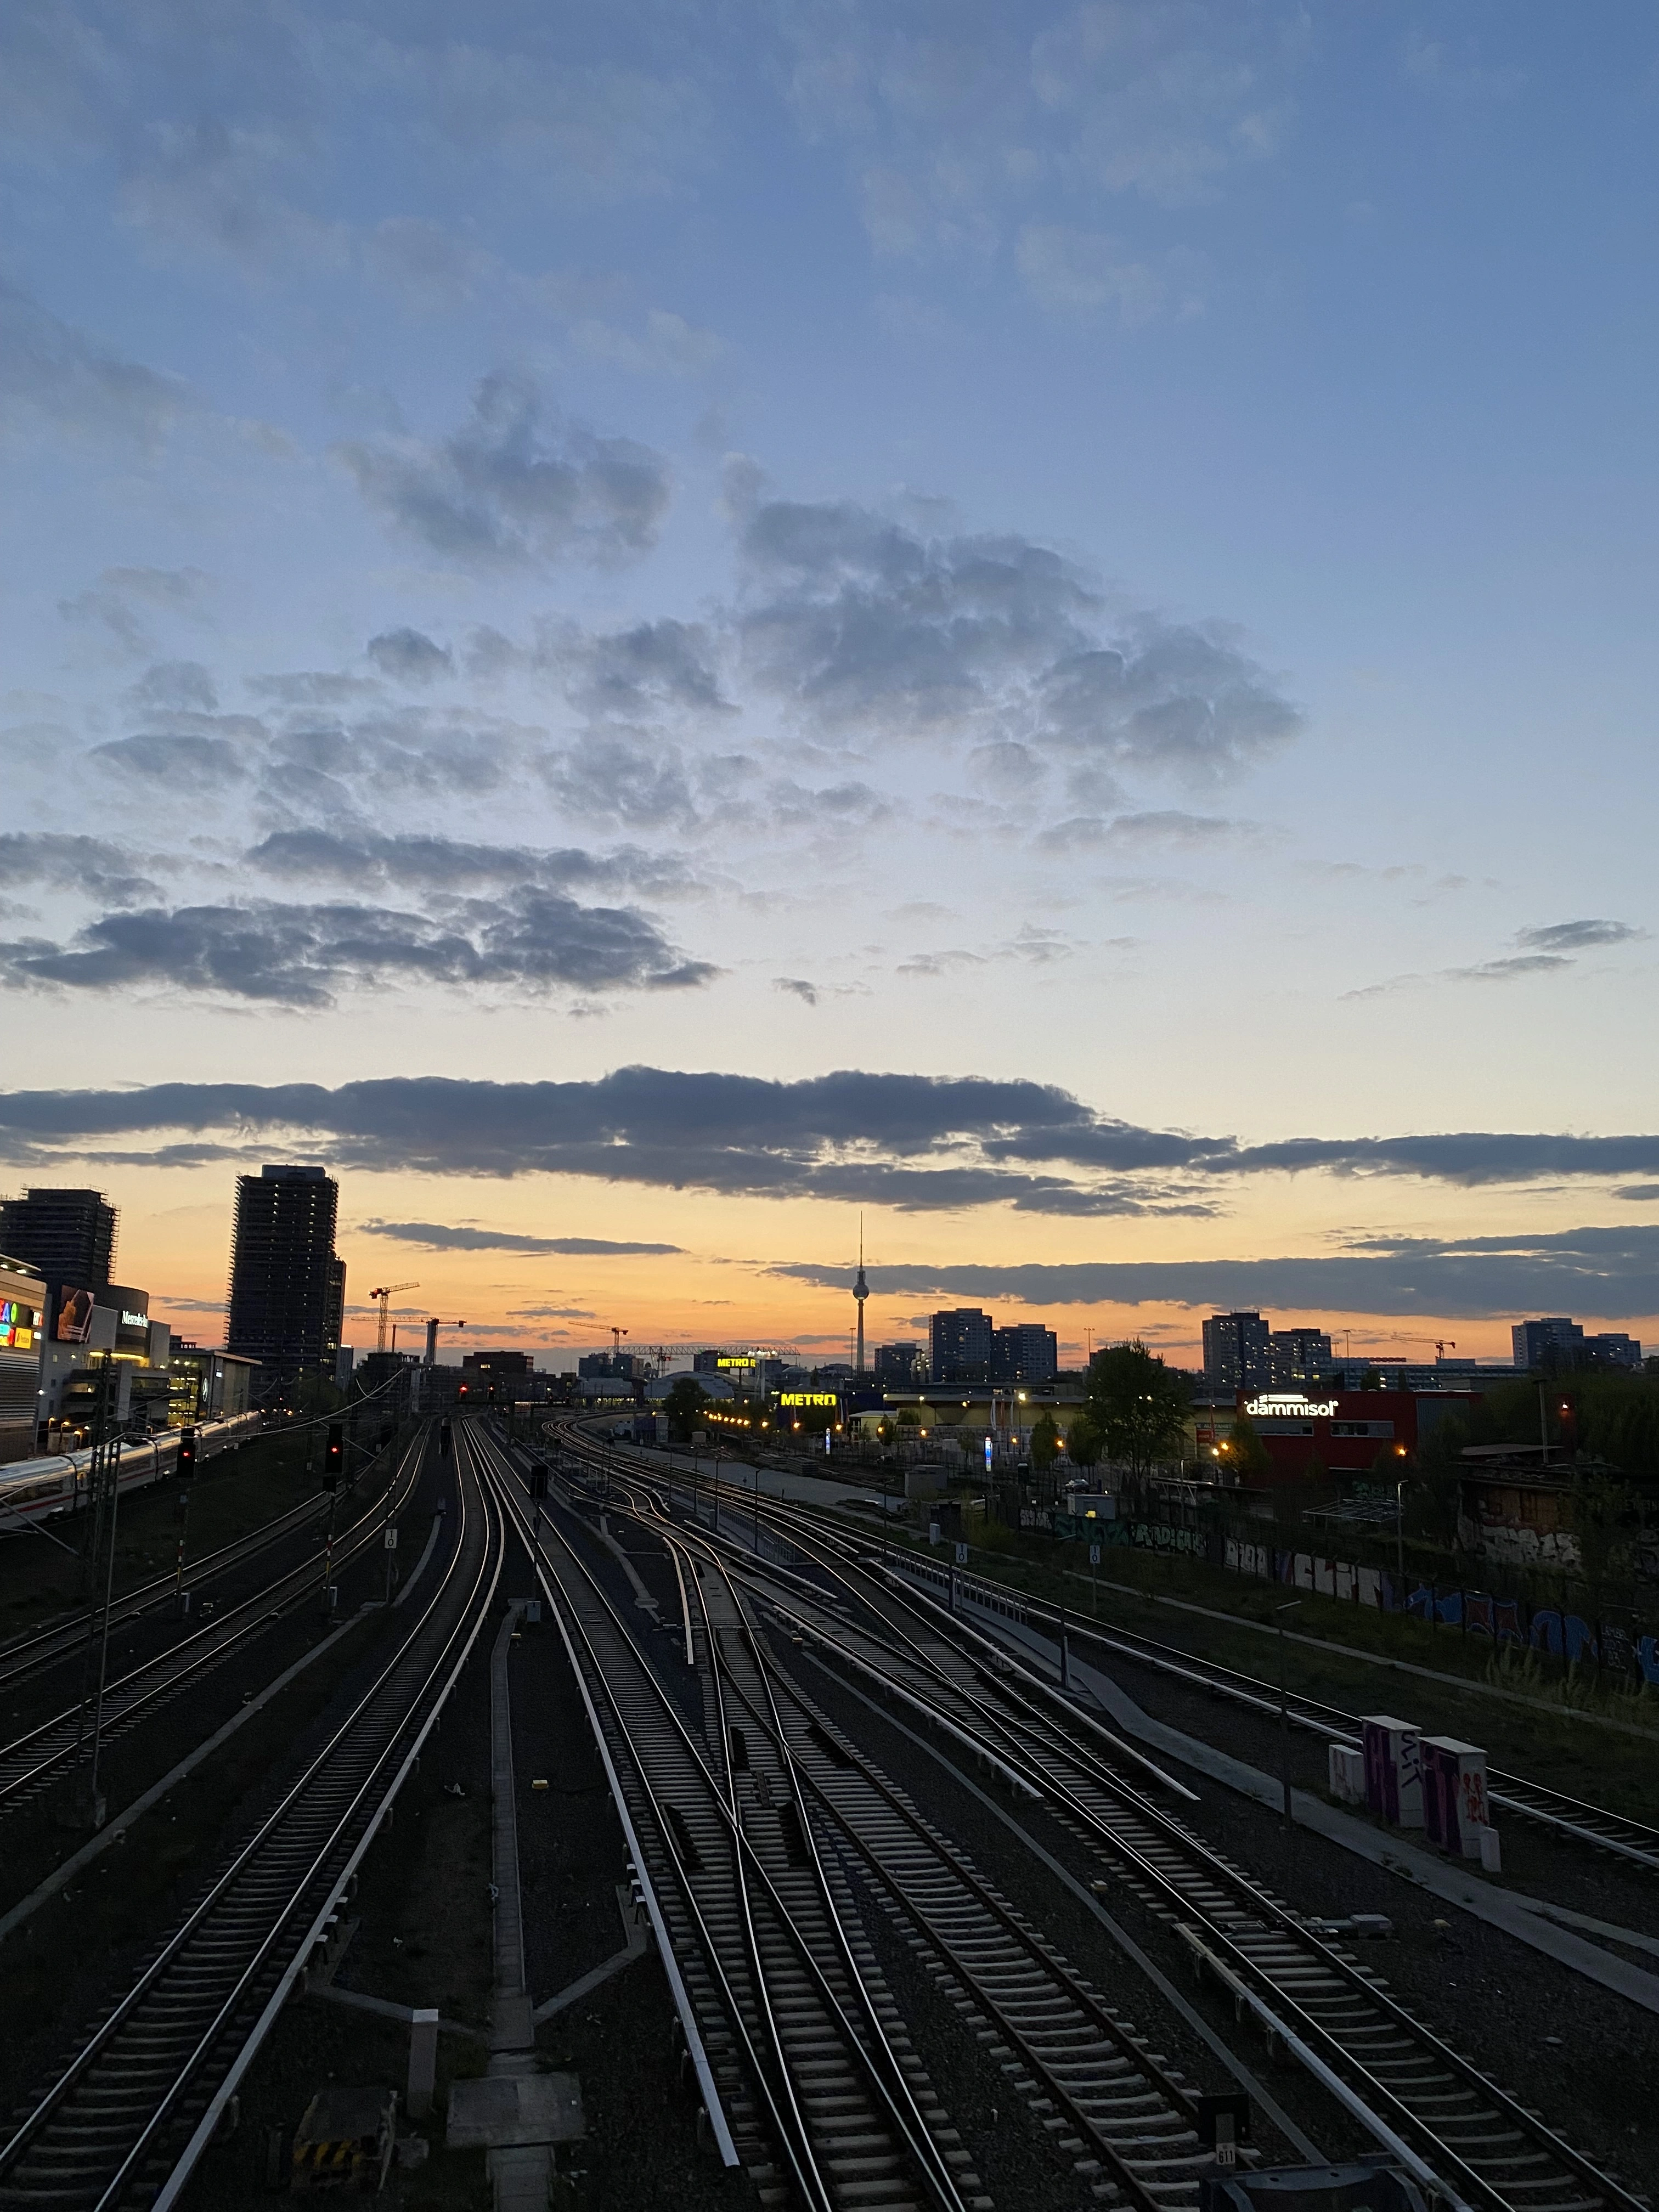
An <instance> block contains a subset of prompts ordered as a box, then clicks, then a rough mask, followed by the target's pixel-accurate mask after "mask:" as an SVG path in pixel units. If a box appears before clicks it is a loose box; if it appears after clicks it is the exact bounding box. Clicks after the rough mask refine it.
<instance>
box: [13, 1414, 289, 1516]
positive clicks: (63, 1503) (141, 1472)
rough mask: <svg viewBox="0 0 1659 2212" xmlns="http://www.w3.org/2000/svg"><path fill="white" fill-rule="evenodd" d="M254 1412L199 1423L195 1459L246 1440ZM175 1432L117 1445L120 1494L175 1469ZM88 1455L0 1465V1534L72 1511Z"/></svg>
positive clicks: (255, 1428) (253, 1427)
mask: <svg viewBox="0 0 1659 2212" xmlns="http://www.w3.org/2000/svg"><path fill="white" fill-rule="evenodd" d="M259 1425H260V1420H259V1416H258V1413H239V1414H238V1415H237V1416H236V1417H235V1418H234V1419H232V1420H228V1421H204V1422H202V1423H201V1424H200V1425H199V1426H198V1427H197V1431H196V1458H197V1464H198V1465H199V1464H200V1463H201V1462H202V1461H204V1460H209V1459H214V1458H216V1456H217V1455H218V1454H219V1453H220V1452H222V1451H225V1450H228V1449H229V1448H230V1446H231V1445H233V1444H238V1443H241V1442H242V1440H243V1439H244V1438H245V1437H251V1436H257V1435H258V1433H259ZM179 1435H180V1431H179V1430H177V1429H161V1430H158V1431H156V1433H155V1435H154V1436H150V1437H144V1438H143V1439H142V1440H141V1441H140V1442H138V1443H124V1444H123V1445H122V1446H121V1455H120V1468H119V1472H118V1475H117V1478H116V1480H117V1482H118V1486H119V1487H120V1489H121V1491H122V1492H123V1494H125V1492H127V1491H129V1490H143V1489H144V1488H146V1487H147V1486H148V1485H149V1484H150V1483H152V1482H158V1481H160V1480H162V1479H163V1478H164V1477H166V1476H167V1475H171V1474H174V1473H175V1472H176V1471H177V1468H178V1465H179ZM91 1462H92V1452H91V1449H89V1448H88V1449H86V1450H84V1451H75V1452H53V1453H52V1454H50V1455H48V1456H46V1458H43V1459H25V1460H17V1461H15V1462H13V1464H12V1465H11V1466H9V1467H0V1535H6V1534H15V1532H16V1531H17V1530H18V1529H19V1528H25V1527H27V1525H28V1523H29V1522H34V1521H49V1520H52V1518H54V1517H55V1516H57V1515H58V1514H60V1513H70V1512H73V1510H75V1503H76V1497H77V1495H79V1496H82V1497H84V1495H85V1492H86V1483H87V1470H88V1467H89V1466H90V1465H91Z"/></svg>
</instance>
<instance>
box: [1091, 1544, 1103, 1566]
mask: <svg viewBox="0 0 1659 2212" xmlns="http://www.w3.org/2000/svg"><path fill="white" fill-rule="evenodd" d="M1089 1565H1091V1567H1097V1566H1098V1565H1100V1547H1099V1545H1098V1544H1091V1545H1090V1547H1089Z"/></svg>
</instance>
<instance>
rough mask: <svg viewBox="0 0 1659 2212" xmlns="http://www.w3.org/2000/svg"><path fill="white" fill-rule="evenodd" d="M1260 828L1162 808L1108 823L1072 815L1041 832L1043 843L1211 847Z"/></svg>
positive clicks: (1097, 817) (1111, 819)
mask: <svg viewBox="0 0 1659 2212" xmlns="http://www.w3.org/2000/svg"><path fill="white" fill-rule="evenodd" d="M1258 827H1259V825H1258V824H1257V823H1254V822H1230V821H1228V820H1226V819H1225V817H1223V816H1221V815H1218V814H1185V813H1182V811H1180V810H1179V809H1178V808H1175V807H1164V808H1154V809H1151V810H1145V811H1140V812H1137V813H1132V814H1119V815H1115V816H1114V817H1111V818H1110V819H1106V818H1103V817H1101V816H1099V815H1088V814H1074V815H1073V816H1071V817H1069V818H1068V819H1067V820H1066V821H1064V822H1060V823H1055V825H1054V828H1053V829H1046V830H1044V832H1043V838H1044V842H1054V841H1055V840H1058V841H1059V842H1060V843H1061V844H1066V845H1191V846H1200V847H1201V846H1206V845H1214V844H1218V843H1219V842H1222V841H1223V840H1225V839H1226V838H1229V837H1236V836H1240V835H1241V834H1244V835H1248V834H1249V833H1251V832H1253V831H1255V829H1257V828H1258Z"/></svg>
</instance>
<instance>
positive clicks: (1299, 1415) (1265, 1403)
mask: <svg viewBox="0 0 1659 2212" xmlns="http://www.w3.org/2000/svg"><path fill="white" fill-rule="evenodd" d="M1244 1410H1245V1412H1246V1413H1248V1414H1249V1416H1250V1418H1251V1419H1252V1420H1258V1421H1260V1420H1279V1421H1328V1420H1329V1419H1330V1418H1331V1415H1332V1414H1333V1413H1334V1412H1335V1411H1336V1401H1335V1399H1334V1398H1310V1397H1309V1396H1308V1395H1307V1394H1306V1393H1305V1392H1304V1391H1301V1390H1264V1391H1263V1392H1262V1394H1261V1396H1260V1397H1259V1398H1247V1399H1246V1400H1245V1401H1244Z"/></svg>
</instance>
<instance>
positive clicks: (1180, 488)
mask: <svg viewBox="0 0 1659 2212" xmlns="http://www.w3.org/2000/svg"><path fill="white" fill-rule="evenodd" d="M1656 147H1659V16H1656V15H1655V13H1654V11H1653V10H1652V9H1651V8H1650V7H1644V6H1637V5H1621V4H1618V0H1613V4H1609V5H1607V6H1604V7H1600V8H1597V9H1595V10H1592V11H1589V12H1588V13H1586V12H1583V11H1573V10H1566V9H1560V8H1559V7H1549V8H1546V7H1540V6H1535V5H1534V6H1529V5H1524V4H1523V5H1514V4H1511V5H1507V6H1503V7H1499V6H1498V5H1496V4H1492V5H1486V4H1480V0H1475V3H1474V4H1458V5H1455V6H1454V5H1449V4H1431V5H1428V6H1425V7H1424V8H1421V9H1395V8H1392V7H1378V6H1365V5H1361V6H1358V7H1355V6H1352V5H1345V6H1341V7H1338V6H1335V5H1328V6H1327V5H1314V6H1311V7H1304V6H1295V7H1282V8H1281V7H1276V6H1273V5H1268V4H1262V5H1254V4H1249V0H1243V4H1241V0H1226V3H1225V4H1217V5H1214V6H1208V5H1206V4H1203V0H1146V4H1135V0H1125V4H1115V0H1089V4H1085V5H1082V6H1073V7H1064V6H1049V5H1047V4H1023V5H1018V6H1017V5H1012V4H999V5H976V4H974V0H951V4H949V5H946V4H944V0H940V3H939V4H937V5H921V4H915V5H912V4H906V0H888V4H884V5H880V6H878V5H875V4H874V0H869V4H865V0H821V3H820V0H800V4H790V0H784V4H775V5H772V6H767V7H761V6H748V5H745V4H742V0H738V4H735V5H732V4H728V5H722V6H718V7H715V6H709V7H707V8H704V7H700V6H699V5H697V4H696V0H677V4H676V5H674V6H672V7H659V6H652V5H630V4H629V0H621V4H618V5H616V6H613V7H610V8H605V9H592V8H584V9H577V8H573V7H568V6H562V5H557V4H546V0H536V4H531V0H522V3H521V4H513V0H475V4H473V5H471V6H469V7H468V8H466V9H464V10H463V9H459V8H457V7H455V6H453V5H441V4H437V0H428V4H424V5H422V4H420V0H405V4H400V5H398V6H396V7H393V6H392V5H390V4H385V5H362V4H357V3H356V0H331V4H327V5H322V4H315V0H268V4H252V0H249V4H241V0H216V4H206V0H177V4H168V0H149V4H146V3H145V0H138V4H132V0H122V3H121V4H114V0H111V4H108V5H104V6H99V5H92V4H82V5H66V6H53V5H50V4H44V0H40V4H37V0H15V4H12V5H9V6H8V7H7V8H6V9H3V10H0V179H3V189H4V192H5V206H4V212H3V221H0V513H3V514H4V516H5V519H6V520H5V527H4V529H3V532H0V724H3V731H0V744H3V754H0V758H3V769H0V1188H4V1189H11V1190H15V1189H21V1188H23V1187H24V1186H26V1185H27V1184H28V1183H30V1182H35V1183H52V1182H60V1183H61V1182H96V1183H98V1184H99V1185H100V1187H102V1188H105V1189H106V1190H107V1191H108V1192H109V1194H110V1195H111V1196H112V1199H114V1200H115V1201H116V1202H117V1204H118V1206H120V1208H121V1210H122V1228H121V1243H120V1256H119V1273H120V1275H121V1277H122V1279H124V1280H126V1281H129V1282H132V1283H135V1284H139V1285H146V1286H148V1287H149V1290H150V1291H151V1295H152V1310H154V1311H156V1312H158V1313H161V1314H163V1315H167V1316H171V1317H172V1318H173V1319H174V1320H175V1322H177V1323H178V1325H179V1326H180V1327H181V1328H186V1329H188V1330H190V1331H191V1333H192V1334H196V1335H197V1336H198V1337H200V1338H203V1339H204V1340H214V1339H216V1332H217V1329H218V1327H219V1320H218V1316H219V1313H220V1310H221V1308H222V1299H223V1293H224V1286H225V1277H226V1267H227V1255H228V1237H229V1223H230V1209H231V1203H232V1194H233V1188H234V1176H235V1175H236V1173H237V1172H239V1171H240V1170H245V1169H246V1168H247V1167H248V1166H250V1165H252V1167H254V1168H255V1169H256V1170H257V1168H258V1165H259V1164H261V1163H262V1162H264V1161H266V1160H279V1159H295V1160H307V1161H319V1162H322V1163H324V1164H327V1165H328V1166H329V1167H330V1169H331V1170H332V1171H333V1172H335V1173H337V1175H338V1176H339V1177H340V1180H341V1184H342V1206H341V1212H342V1232H341V1239H340V1244H341V1249H342V1251H343V1254H344V1255H345V1257H346V1260H347V1261H348V1265H349V1285H350V1292H351V1301H350V1302H351V1304H352V1306H353V1308H354V1309H355V1310H356V1311H355V1315H354V1318H353V1320H352V1322H351V1323H350V1325H349V1328H348V1331H347V1334H348V1336H349V1338H350V1339H352V1340H354V1341H356V1343H357V1344H358V1345H359V1346H363V1345H365V1344H366V1343H368V1341H370V1340H371V1334H372V1323H371V1322H370V1321H369V1320H368V1317H367V1313H366V1310H365V1300H366V1294H367V1292H368V1290H369V1289H370V1287H372V1286H373V1285H374V1284H377V1283H380V1282H395V1281H398V1280H402V1279H404V1278H411V1279H415V1280H416V1281H417V1282H418V1284H419V1286H420V1287H419V1288H418V1290H416V1291H412V1292H410V1294H409V1295H408V1297H406V1298H405V1299H404V1300H402V1301H400V1302H399V1304H400V1308H401V1310H402V1311H403V1312H404V1315H405V1316H408V1317H409V1319H408V1321H407V1322H405V1326H406V1327H411V1328H412V1327H413V1325H414V1323H415V1322H416V1319H417V1318H418V1316H423V1315H426V1314H428V1313H432V1314H438V1315H441V1316H442V1317H443V1318H445V1319H446V1320H451V1319H459V1318H461V1317H462V1316H465V1319H466V1321H467V1322H468V1324H469V1327H468V1334H469V1336H471V1337H472V1338H473V1339H474V1340H475V1341H479V1342H485V1341H491V1340H494V1341H500V1342H503V1343H519V1344H524V1345H526V1346H533V1347H536V1348H538V1349H539V1350H544V1351H545V1352H547V1353H548V1355H549V1357H550V1359H551V1361H552V1362H553V1364H566V1363H567V1362H568V1360H569V1359H570V1358H573V1357H574V1353H575V1352H580V1351H584V1350H587V1349H590V1348H592V1347H593V1346H597V1345H599V1344H600V1343H602V1342H605V1341H606V1340H608V1331H609V1328H610V1327H611V1324H613V1323H614V1324H616V1325H617V1326H619V1327H624V1328H628V1329H629V1333H630V1340H631V1341H632V1342H633V1343H634V1344H635V1345H644V1344H655V1343H657V1342H663V1343H667V1344H684V1345H690V1344H694V1343H701V1342H716V1341H720V1340H726V1341H741V1340H756V1339H761V1340H770V1341H778V1342H785V1343H793V1344H796V1345H798V1346H800V1347H801V1348H802V1350H803V1351H805V1352H820V1353H822V1354H823V1355H825V1356H829V1355H832V1354H833V1353H834V1352H836V1350H837V1349H838V1348H844V1346H845V1344H846V1340H847V1330H848V1327H849V1326H850V1321H851V1310H852V1308H851V1300H850V1298H849V1297H848V1295H847V1293H848V1289H849V1288H850V1282H851V1269H852V1267H853V1266H854V1263H855V1261H856V1254H857V1246H858V1237H859V1224H860V1213H862V1216H863V1221H864V1235H865V1241H866V1254H867V1261H868V1266H869V1270H870V1280H871V1285H872V1292H873V1296H872V1301H871V1305H870V1309H869V1326H870V1330H871V1335H872V1341H879V1340H884V1339H886V1338H888V1337H890V1336H896V1335H909V1336H915V1335H916V1334H918V1333H919V1332H921V1330H922V1328H924V1327H925V1316H926V1315H927V1311H928V1310H929V1309H930V1307H932V1306H933V1305H935V1304H939V1303H949V1304H984V1305H987V1306H991V1307H993V1308H994V1309H995V1310H996V1311H997V1312H998V1314H999V1315H1000V1316H1003V1317H1006V1318H1009V1319H1017V1318H1022V1317H1037V1316H1042V1317H1046V1318H1047V1319H1048V1321H1049V1322H1051V1324H1052V1325H1053V1326H1054V1327H1055V1328H1057V1329H1058V1330H1059V1332H1060V1340H1061V1344H1062V1347H1063V1349H1064V1351H1065V1352H1066V1353H1068V1354H1071V1353H1073V1352H1075V1353H1076V1354H1077V1355H1079V1356H1080V1355H1081V1352H1082V1350H1083V1346H1084V1343H1085V1331H1090V1332H1092V1334H1093V1337H1094V1339H1095V1340H1097V1341H1098V1340H1101V1339H1102V1338H1107V1337H1110V1336H1113V1335H1121V1334H1125V1333H1127V1332H1129V1331H1135V1332H1139V1333H1140V1334H1144V1335H1146V1337H1147V1339H1148V1340H1150V1341H1152V1342H1154V1343H1155V1344H1157V1345H1158V1346H1160V1347H1162V1348H1164V1349H1166V1350H1168V1351H1170V1352H1171V1353H1172V1354H1174V1355H1176V1356H1177V1357H1180V1358H1183V1359H1186V1360H1194V1359H1195V1358H1196V1357H1197V1349H1198V1340H1199V1324H1200V1320H1201V1318H1202V1316H1203V1315H1204V1314H1205V1313H1206V1312H1207V1311H1209V1310H1212V1307H1213V1306H1215V1305H1217V1304H1220V1305H1232V1304H1247V1305H1253V1306H1258V1307H1261V1308H1262V1309H1263V1310H1268V1311H1271V1312H1272V1313H1273V1316H1274V1317H1275V1319H1276V1320H1277V1321H1279V1322H1281V1323H1288V1322H1309V1321H1313V1322H1322V1323H1323V1324H1324V1325H1326V1326H1328V1327H1330V1328H1334V1329H1335V1330H1338V1331H1340V1330H1341V1329H1342V1328H1344V1327H1347V1328H1351V1329H1352V1332H1353V1340H1354V1343H1355V1346H1356V1347H1358V1346H1361V1345H1362V1344H1363V1346H1364V1347H1365V1348H1366V1349H1368V1350H1372V1349H1376V1350H1388V1351H1392V1352H1403V1353H1407V1354H1409V1355H1411V1356H1414V1357H1419V1358H1431V1357H1432V1348H1431V1340H1433V1339H1435V1338H1445V1339H1452V1340H1455V1341H1456V1344H1457V1346H1458V1349H1459V1351H1460V1352H1462V1353H1471V1352H1472V1353H1474V1354H1476V1355H1479V1356H1485V1357H1492V1358H1502V1357H1507V1354H1508V1350H1509V1329H1510V1322H1511V1321H1512V1320H1514V1319H1515V1318H1516V1317H1517V1316H1521V1315H1524V1314H1527V1313H1568V1312H1571V1313H1573V1314H1575V1315H1577V1316H1578V1318H1580V1319H1581V1320H1583V1321H1586V1322H1601V1323H1604V1324H1607V1325H1611V1326H1614V1327H1619V1328H1631V1329H1632V1331H1633V1332H1634V1333H1635V1334H1638V1335H1639V1336H1642V1337H1644V1339H1647V1340H1655V1343H1656V1348H1659V1135H1656V1134H1652V1133H1650V1132H1652V1131H1653V1130H1654V1129H1655V1128H1656V1126H1659V1114H1656V1109H1655V1103H1654V1101H1655V1093H1656V1074H1659V1040H1656V1033H1655V1024H1654V1020H1653V1012H1654V1006H1655V988H1654V986H1655V969H1656V963H1655V951H1654V945H1655V939H1654V936H1653V934H1652V933H1653V931H1654V929H1655V927H1656V921H1655V917H1654V910H1653V907H1652V898H1653V891H1652V876H1653V860H1652V852H1653V846H1654V837H1653V825H1652V812H1653V783H1654V776H1653V766H1652V763H1653V758H1654V739H1655V721H1656V704H1655V702H1656V698H1659V624H1656V622H1655V619H1654V605H1655V598H1656V581H1659V573H1656V572H1659V557H1656V556H1659V483H1656V477H1659V465H1656V447H1655V438H1654V429H1653V393H1654V392H1655V390H1656V388H1659V359H1656V354H1659V344H1656V340H1659V307H1656V285H1655V276H1654V270H1655V267H1656V257H1655V238H1656V226H1659V189H1656V152H1655V149H1656Z"/></svg>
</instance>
